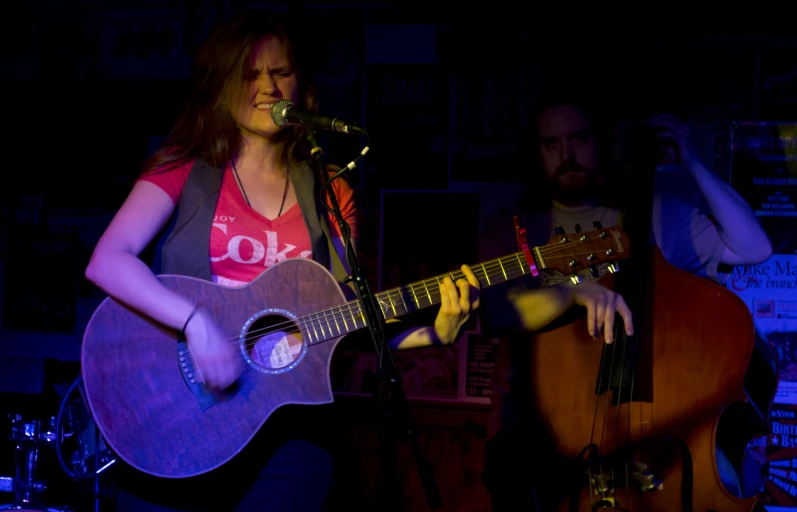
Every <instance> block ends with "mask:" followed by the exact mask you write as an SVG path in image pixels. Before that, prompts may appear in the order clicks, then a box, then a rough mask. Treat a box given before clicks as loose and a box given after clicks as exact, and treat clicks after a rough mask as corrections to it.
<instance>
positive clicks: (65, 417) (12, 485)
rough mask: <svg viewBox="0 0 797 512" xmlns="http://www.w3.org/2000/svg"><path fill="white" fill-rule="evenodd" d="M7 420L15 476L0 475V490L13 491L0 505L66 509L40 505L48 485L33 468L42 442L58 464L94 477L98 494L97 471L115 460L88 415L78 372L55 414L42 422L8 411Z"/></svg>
mask: <svg viewBox="0 0 797 512" xmlns="http://www.w3.org/2000/svg"><path fill="white" fill-rule="evenodd" d="M9 420H10V423H11V428H10V439H11V441H12V442H14V443H15V450H14V454H15V468H16V470H15V474H14V476H0V492H10V493H13V494H14V501H13V502H12V503H8V504H5V505H0V511H2V510H21V511H30V512H32V511H42V512H70V511H71V509H70V508H68V507H53V506H49V505H45V504H44V503H42V501H41V499H40V497H39V494H41V493H42V491H44V490H45V489H47V485H46V484H45V482H44V481H43V480H41V479H39V474H38V462H39V455H40V453H39V452H40V450H41V449H42V448H45V447H46V448H52V449H54V450H55V453H56V455H57V456H58V462H59V464H60V466H61V469H63V471H64V472H65V473H66V474H67V475H68V476H69V477H70V478H72V479H73V480H75V481H81V482H82V481H87V480H89V479H92V478H93V479H94V491H95V496H96V495H97V493H98V492H99V476H100V474H101V473H103V472H104V471H105V470H106V469H108V468H109V467H111V466H112V465H113V464H114V463H115V462H116V457H115V454H114V453H113V452H112V451H111V450H110V449H109V448H108V447H107V445H106V444H105V441H104V439H103V438H102V436H101V435H100V434H99V431H98V429H97V426H96V424H95V423H94V420H93V418H92V417H91V412H90V410H89V407H88V403H87V401H86V397H85V394H84V391H83V386H82V379H81V378H80V377H78V379H77V380H75V381H74V383H73V384H72V385H71V386H70V387H69V389H68V391H67V392H66V394H65V395H64V397H63V400H62V402H61V406H60V408H59V410H58V415H57V416H53V417H50V418H48V419H47V421H45V422H42V421H39V420H29V421H26V420H25V418H23V417H22V415H20V414H10V415H9ZM97 503H98V502H97Z"/></svg>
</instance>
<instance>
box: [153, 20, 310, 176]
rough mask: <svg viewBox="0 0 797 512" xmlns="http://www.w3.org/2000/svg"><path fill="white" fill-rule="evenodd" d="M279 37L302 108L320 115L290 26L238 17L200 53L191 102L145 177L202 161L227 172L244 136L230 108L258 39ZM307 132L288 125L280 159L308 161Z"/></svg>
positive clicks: (218, 29) (282, 136)
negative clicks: (297, 55) (227, 165)
mask: <svg viewBox="0 0 797 512" xmlns="http://www.w3.org/2000/svg"><path fill="white" fill-rule="evenodd" d="M266 36H274V37H277V38H278V39H279V40H280V41H281V42H282V44H283V45H284V47H285V49H286V51H287V53H288V58H289V59H290V63H291V65H292V67H293V69H294V71H295V73H296V76H297V80H298V84H299V105H297V106H298V107H300V108H303V109H307V110H311V111H317V110H318V105H317V104H316V94H315V87H314V86H313V85H312V84H311V83H310V81H309V80H308V79H307V76H306V74H305V72H304V70H303V69H302V68H301V67H300V66H299V63H298V62H297V59H296V55H295V53H294V47H293V46H292V45H291V41H290V37H289V31H288V29H287V28H286V26H285V25H284V24H282V23H280V22H279V21H277V20H276V19H275V18H273V17H272V16H271V15H269V14H266V13H261V12H247V13H241V14H237V15H235V16H232V17H230V18H228V19H227V20H225V21H224V22H223V23H221V24H219V25H217V26H216V27H215V28H214V29H213V30H212V31H211V33H210V35H209V36H208V38H207V39H206V40H205V42H204V43H203V45H202V47H201V48H200V49H199V52H198V53H197V56H196V59H195V61H194V67H193V71H192V73H191V78H190V90H189V97H188V100H187V102H186V104H185V106H184V107H183V110H182V112H181V113H180V116H179V117H178V119H177V122H176V123H175V125H174V127H173V128H172V130H171V132H170V133H169V135H168V137H167V138H166V141H165V142H164V144H163V145H162V146H161V148H160V149H158V150H157V151H156V152H155V153H154V154H153V155H152V156H151V157H150V158H149V159H147V161H146V162H145V163H144V167H143V173H144V174H146V173H150V172H159V171H161V170H166V169H169V168H172V167H174V166H176V165H180V164H182V163H185V162H186V161H188V160H190V159H193V158H201V159H202V160H204V161H205V162H207V163H208V164H210V165H212V166H214V167H218V168H223V167H224V166H225V165H226V163H227V162H228V161H229V160H231V159H232V158H233V157H234V156H236V155H237V154H238V152H239V151H240V149H241V144H242V136H241V132H240V130H239V129H238V126H237V125H236V123H235V121H234V119H233V117H232V115H231V114H230V107H229V105H228V103H229V101H228V98H231V97H232V93H233V92H235V91H238V90H240V88H241V87H242V84H243V76H244V73H245V71H247V69H246V67H247V63H248V62H249V58H250V56H251V53H252V51H253V48H254V47H255V45H256V44H257V42H258V41H260V40H261V39H263V38H264V37H266ZM306 137H307V131H306V129H305V128H303V127H300V126H288V127H286V128H284V129H282V130H281V131H280V132H279V134H278V136H277V143H278V144H279V145H280V156H281V158H282V160H283V161H284V163H286V164H290V163H295V162H297V161H301V160H306V159H307V158H308V156H309V154H308V153H309V149H308V148H307V146H306Z"/></svg>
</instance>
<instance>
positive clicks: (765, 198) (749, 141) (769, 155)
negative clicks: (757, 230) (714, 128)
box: [731, 122, 797, 254]
mask: <svg viewBox="0 0 797 512" xmlns="http://www.w3.org/2000/svg"><path fill="white" fill-rule="evenodd" d="M731 141H732V142H731V151H732V154H731V185H732V186H733V188H734V189H736V190H737V191H739V193H740V194H742V196H743V197H744V198H745V199H746V200H747V201H748V203H750V205H751V206H752V208H753V210H754V211H755V214H756V217H758V219H759V221H760V222H761V225H762V226H763V227H764V229H765V230H766V232H767V234H768V235H769V237H770V240H771V241H772V248H773V251H774V254H797V207H796V206H795V205H797V123H775V122H745V123H735V124H734V125H733V127H732V133H731Z"/></svg>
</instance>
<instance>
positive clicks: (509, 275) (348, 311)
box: [187, 239, 594, 360]
mask: <svg viewBox="0 0 797 512" xmlns="http://www.w3.org/2000/svg"><path fill="white" fill-rule="evenodd" d="M592 241H594V240H591V239H586V240H574V241H572V242H569V243H564V244H562V245H561V246H559V245H557V246H555V247H551V248H550V250H546V251H545V252H546V253H551V252H559V251H561V250H563V249H570V248H572V246H573V245H580V244H584V243H588V242H592ZM544 248H545V247H543V248H541V249H544ZM589 254H590V253H588V252H585V253H575V254H573V253H570V256H583V255H589ZM520 255H521V253H515V254H511V255H508V256H504V257H502V258H497V259H494V260H492V261H491V262H485V263H483V264H476V265H473V266H472V270H473V273H474V275H475V276H476V278H477V279H479V280H482V279H484V280H486V281H487V282H488V283H489V278H488V277H487V275H488V274H489V273H492V271H494V270H496V269H499V268H500V269H501V273H503V274H504V275H505V276H506V280H510V279H514V278H517V277H520V276H522V275H525V274H528V272H526V271H525V270H524V269H523V268H522V267H521V268H520V269H519V270H514V271H513V270H512V269H510V270H509V271H507V269H506V268H505V266H504V263H503V262H502V260H507V263H509V262H511V263H513V264H515V263H516V258H517V257H518V256H520ZM524 259H525V257H524ZM523 264H524V265H525V264H527V262H524V263H523ZM445 276H450V277H451V278H452V280H454V281H457V280H458V279H463V278H465V274H464V272H462V271H452V272H450V273H447V274H442V275H440V276H435V277H433V278H430V279H427V280H424V281H421V282H416V283H411V284H409V285H406V286H403V287H398V288H393V289H391V290H387V291H385V292H381V293H377V294H376V296H377V299H381V300H387V301H388V302H389V303H390V304H389V305H387V304H384V306H385V307H388V308H390V309H393V310H394V311H395V309H396V307H397V305H398V307H401V308H402V309H404V311H405V312H407V313H409V312H410V308H409V307H408V306H407V303H406V302H405V300H404V298H403V297H404V296H405V295H406V294H407V292H409V293H411V294H412V296H413V297H415V302H416V303H417V309H422V308H423V307H426V306H420V301H419V300H418V293H416V292H420V295H421V297H423V296H426V298H427V299H429V306H431V305H433V304H436V303H437V299H438V298H439V297H440V292H439V288H438V287H435V286H432V287H431V288H430V287H429V286H428V285H427V284H426V283H427V282H436V283H437V284H438V285H439V284H441V283H442V279H443V278H444V277H445ZM394 299H397V300H395V301H394ZM399 302H400V304H398V303H399ZM424 302H425V301H424ZM383 314H384V311H383ZM347 318H350V319H351V320H352V322H353V323H354V324H355V325H354V327H355V329H354V330H358V329H362V328H364V327H365V320H364V315H363V314H362V309H361V307H360V303H359V301H356V300H355V301H350V302H347V303H346V304H344V305H341V306H337V307H333V308H329V309H327V310H324V311H320V312H317V313H312V314H310V315H306V316H304V317H300V318H297V319H296V320H295V321H294V320H286V321H284V322H281V323H277V324H273V325H270V326H268V327H264V328H260V329H255V330H253V331H249V332H247V333H246V335H245V336H244V341H245V342H247V343H248V342H249V341H250V340H251V339H256V338H260V337H262V336H265V335H268V334H271V333H274V332H281V331H283V329H284V328H286V327H294V328H293V329H292V330H291V329H289V330H285V331H284V333H285V334H295V333H301V332H302V330H301V328H299V329H296V328H295V326H296V324H300V326H304V327H305V329H306V330H307V332H308V334H309V332H310V329H312V330H313V332H314V334H315V336H316V340H317V341H316V342H310V343H308V345H314V344H316V343H320V342H323V341H328V340H329V339H332V338H336V337H339V336H344V335H346V334H349V333H350V332H352V331H351V330H349V328H348V326H347V325H346V321H345V320H346V319H347ZM358 319H359V320H360V321H361V322H362V323H363V325H362V326H361V327H358V326H357V325H356V323H357V320H358ZM330 320H331V321H332V322H334V323H335V325H336V326H337V331H338V334H337V335H334V334H333V332H332V331H333V329H332V325H331V324H330ZM339 320H340V321H341V322H342V323H343V324H344V326H346V327H345V328H346V332H341V329H340V324H339V323H338V321H339ZM324 324H326V330H328V331H329V335H327V334H326V333H325V329H324ZM318 331H321V333H322V336H323V339H321V338H320V337H319V336H318ZM252 335H254V336H252ZM227 340H228V341H232V342H233V343H234V344H238V343H239V340H240V336H232V337H228V339H227ZM189 355H190V353H189ZM187 359H188V360H190V357H189V358H187Z"/></svg>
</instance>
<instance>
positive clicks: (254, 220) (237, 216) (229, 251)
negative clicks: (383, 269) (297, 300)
mask: <svg viewBox="0 0 797 512" xmlns="http://www.w3.org/2000/svg"><path fill="white" fill-rule="evenodd" d="M193 165H194V161H193V160H191V161H189V162H186V163H185V164H183V165H180V166H177V167H174V168H172V169H168V170H165V171H162V172H156V173H149V174H147V175H145V176H142V177H141V178H140V179H141V180H146V181H149V182H150V183H154V184H155V185H157V186H158V187H160V188H161V189H162V190H163V191H164V192H166V193H167V194H169V197H171V199H172V201H174V204H175V205H176V204H177V203H178V202H179V201H180V196H181V194H182V191H183V186H184V185H185V182H186V180H187V179H188V173H189V172H190V171H191V168H192V167H193ZM332 189H333V191H334V193H335V196H336V197H337V199H338V203H339V205H340V210H341V213H342V214H343V218H344V219H345V220H346V222H347V223H348V224H349V225H350V226H351V236H352V238H353V239H354V238H357V209H356V206H355V203H354V191H353V190H352V189H351V187H350V186H349V185H348V183H346V182H345V181H344V180H341V179H337V180H335V181H334V182H333V183H332ZM328 223H329V226H330V230H331V232H332V236H333V237H335V240H333V243H334V244H335V246H336V247H340V246H341V245H342V242H341V237H340V228H339V227H338V225H337V222H335V219H334V217H333V216H332V215H328ZM209 249H210V250H209V255H208V257H209V258H210V272H211V274H212V276H213V282H215V283H218V284H221V285H224V286H233V287H238V286H243V285H245V284H247V283H249V282H251V281H252V280H254V279H255V278H256V277H257V276H259V275H260V274H262V273H263V272H264V271H265V270H266V269H267V268H269V267H270V266H272V265H274V264H275V263H277V262H279V261H282V260H285V259H288V258H308V259H309V258H312V256H313V253H312V247H311V245H310V235H309V233H308V232H307V226H306V224H305V222H304V218H303V217H302V211H301V209H300V208H299V204H298V203H297V204H295V205H293V206H292V207H291V208H289V209H288V210H287V211H284V212H283V213H282V215H280V216H279V217H277V218H276V219H267V218H265V217H263V216H262V215H260V214H259V213H257V212H256V211H255V210H253V209H252V208H251V207H250V206H249V205H248V204H247V203H246V201H245V200H244V198H243V196H242V195H241V191H240V189H239V188H238V184H237V183H236V182H235V178H234V177H233V174H232V172H231V168H230V166H229V165H228V166H227V168H225V170H224V176H223V179H222V184H221V191H220V192H219V199H218V203H217V204H216V212H215V214H214V218H213V229H212V230H211V233H210V247H209Z"/></svg>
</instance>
